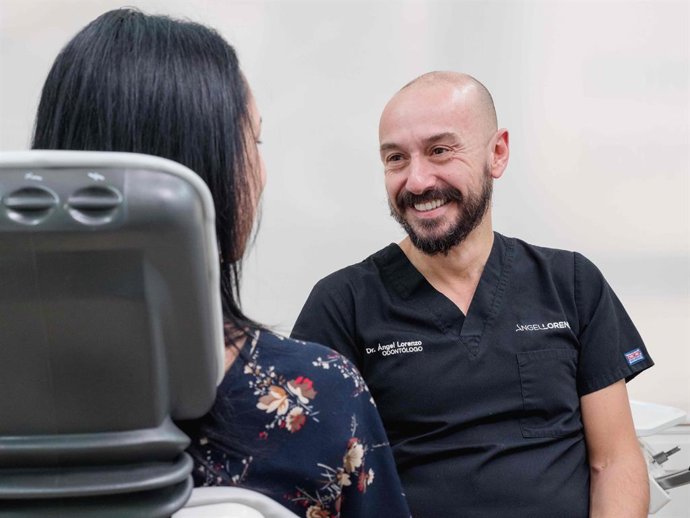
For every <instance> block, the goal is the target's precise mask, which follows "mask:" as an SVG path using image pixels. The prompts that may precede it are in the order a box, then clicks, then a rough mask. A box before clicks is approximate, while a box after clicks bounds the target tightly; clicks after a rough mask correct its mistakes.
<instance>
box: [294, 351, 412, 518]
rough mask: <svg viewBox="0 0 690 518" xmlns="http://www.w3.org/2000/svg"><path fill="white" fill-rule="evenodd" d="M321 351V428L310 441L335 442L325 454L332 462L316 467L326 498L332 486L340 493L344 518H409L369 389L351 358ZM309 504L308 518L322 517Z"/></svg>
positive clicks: (316, 364) (338, 508) (318, 377)
mask: <svg viewBox="0 0 690 518" xmlns="http://www.w3.org/2000/svg"><path fill="white" fill-rule="evenodd" d="M317 347H318V348H319V349H318V350H319V352H320V353H321V354H318V355H317V357H316V358H315V359H314V361H313V362H312V364H313V366H314V368H315V371H313V375H314V379H315V381H314V383H315V385H314V386H315V388H316V384H317V383H318V385H319V387H320V388H319V390H320V392H319V393H318V395H317V396H316V398H315V399H314V404H315V405H318V412H319V414H318V420H319V423H318V425H314V426H312V427H311V433H312V434H313V436H312V438H311V439H310V438H308V437H305V440H307V441H312V440H313V441H320V440H324V439H325V440H327V441H328V442H329V443H330V445H329V448H328V451H324V452H323V453H324V454H325V455H326V456H328V459H322V460H321V461H319V462H318V463H317V465H318V466H319V469H320V470H321V472H320V474H321V475H322V477H323V479H324V481H326V483H324V486H323V490H324V491H322V494H327V493H328V492H329V490H328V488H327V487H326V486H328V485H330V487H331V490H332V491H333V492H334V493H337V492H340V495H339V498H336V502H335V506H334V508H333V509H332V510H330V512H332V513H334V512H335V513H337V512H338V511H339V512H340V515H339V516H340V517H342V518H366V517H371V518H379V517H380V516H381V511H382V509H386V516H391V517H401V518H407V517H409V516H410V511H409V509H408V507H407V503H406V501H405V497H404V494H403V490H402V486H401V483H400V479H399V477H398V473H397V471H396V467H395V461H394V459H393V453H392V450H391V448H390V445H389V443H388V439H387V437H386V433H385V431H384V429H383V424H382V422H381V418H380V417H379V414H378V411H377V410H376V406H375V404H374V401H373V399H372V397H371V395H370V393H369V389H368V388H367V386H366V384H365V382H364V380H363V379H362V377H361V375H360V374H359V372H358V371H357V369H356V368H355V366H354V365H353V364H352V363H351V362H350V361H349V360H348V359H346V358H345V357H343V356H342V355H340V354H339V353H337V352H335V351H331V350H328V349H326V348H322V347H321V346H317ZM317 399H320V401H319V402H318V403H317V401H316V400H317ZM337 500H339V501H337ZM309 504H310V507H312V506H313V508H312V509H311V514H310V512H308V513H307V516H308V517H309V518H312V516H313V517H315V518H316V517H318V518H321V515H319V514H317V513H316V511H317V510H319V506H318V504H316V503H315V502H313V501H312V502H309ZM307 510H308V511H309V508H308V509H307ZM323 516H337V515H336V514H331V515H323Z"/></svg>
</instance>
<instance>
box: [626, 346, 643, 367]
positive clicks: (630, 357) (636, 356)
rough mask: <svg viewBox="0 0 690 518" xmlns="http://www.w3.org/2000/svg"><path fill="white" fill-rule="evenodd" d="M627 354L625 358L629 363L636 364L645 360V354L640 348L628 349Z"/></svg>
mask: <svg viewBox="0 0 690 518" xmlns="http://www.w3.org/2000/svg"><path fill="white" fill-rule="evenodd" d="M624 354H625V359H626V360H627V362H628V365H635V364H636V363H638V362H641V361H642V360H644V354H642V351H641V350H640V349H639V348H638V349H633V350H632V351H628V352H627V353H624Z"/></svg>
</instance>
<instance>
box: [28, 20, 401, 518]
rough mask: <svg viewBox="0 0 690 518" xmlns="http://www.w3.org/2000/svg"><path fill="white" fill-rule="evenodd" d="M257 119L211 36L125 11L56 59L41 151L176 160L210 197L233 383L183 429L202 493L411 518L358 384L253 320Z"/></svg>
mask: <svg viewBox="0 0 690 518" xmlns="http://www.w3.org/2000/svg"><path fill="white" fill-rule="evenodd" d="M260 133H261V119H260V117H259V113H258V110H257V107H256V104H255V102H254V98H253V96H252V93H251V90H250V89H249V86H248V85H247V83H246V80H245V79H244V76H243V75H242V73H241V71H240V69H239V65H238V62H237V58H236V55H235V52H234V50H233V49H232V47H230V45H228V44H227V43H226V42H225V41H224V40H223V39H222V38H221V37H220V36H219V35H218V34H217V33H216V32H214V31H213V30H211V29H209V28H207V27H204V26H202V25H198V24H195V23H190V22H182V21H176V20H173V19H170V18H168V17H164V16H147V15H144V14H142V13H140V12H138V11H136V10H131V9H120V10H115V11H110V12H108V13H105V14H104V15H102V16H100V17H99V18H97V19H96V20H94V21H93V22H92V23H90V24H89V25H88V26H86V27H85V28H84V29H83V30H82V31H81V32H80V33H79V34H77V35H76V36H75V37H74V38H73V39H72V40H71V41H70V42H69V43H68V45H67V46H66V47H65V48H64V49H63V50H62V52H61V53H60V54H59V56H58V57H57V59H56V61H55V63H54V64H53V67H52V69H51V71H50V73H49V75H48V79H47V80H46V83H45V85H44V88H43V92H42V96H41V101H40V105H39V109H38V114H37V117H36V125H35V131H34V140H33V148H36V149H73V150H99V151H129V152H136V153H146V154H152V155H158V156H161V157H165V158H169V159H172V160H175V161H177V162H180V163H181V164H184V165H186V166H187V167H189V168H190V169H191V170H193V171H195V172H196V173H197V174H199V175H200V176H201V177H202V178H203V179H204V181H205V182H206V184H207V185H208V187H209V188H210V190H211V193H212V195H213V199H214V203H215V206H216V218H217V219H216V232H217V238H218V245H219V249H220V258H219V259H220V262H221V270H222V281H221V286H220V290H221V296H222V303H223V312H224V317H225V335H226V360H225V368H226V375H225V378H224V379H223V381H222V383H221V385H220V386H219V388H218V394H217V398H216V402H215V404H214V406H213V408H212V410H211V411H210V412H209V414H208V415H206V416H205V417H204V418H202V419H200V420H198V421H195V422H191V423H184V424H183V427H184V429H185V430H186V431H187V432H188V433H189V434H190V436H191V437H192V445H191V446H190V450H189V451H190V453H191V454H192V456H193V457H194V459H195V469H194V478H195V483H196V484H197V485H240V486H243V487H247V488H250V489H254V490H257V491H261V492H262V493H265V494H266V495H268V496H270V497H272V498H273V499H275V500H277V501H278V502H279V503H281V504H283V505H284V506H286V507H288V508H289V509H291V510H292V511H293V512H295V513H297V514H298V515H301V516H307V517H309V518H325V517H329V516H334V517H335V516H342V517H347V516H352V517H367V516H377V515H378V514H380V512H381V510H383V509H385V510H386V516H391V517H398V516H400V517H403V516H409V511H408V509H407V504H406V503H405V500H404V497H403V496H402V490H401V486H400V482H399V479H398V476H397V473H396V472H395V464H394V462H393V457H392V454H391V451H390V448H389V447H388V444H387V440H386V436H385V433H384V431H383V427H382V425H381V422H380V419H379V417H378V414H377V412H376V409H375V407H374V406H373V401H372V400H371V397H370V396H369V393H368V389H367V387H366V385H365V384H364V382H363V380H362V378H361V377H360V375H359V374H358V373H357V371H356V370H355V369H354V367H353V366H352V365H351V364H350V363H348V361H347V360H345V359H344V358H342V357H341V356H339V355H338V354H336V353H334V352H333V351H331V350H329V349H326V348H324V347H322V346H319V345H316V344H310V343H302V342H296V341H293V340H289V339H286V338H283V337H280V336H277V335H275V334H272V333H271V332H269V331H267V330H266V329H264V328H263V327H262V326H260V325H259V324H257V323H255V322H253V321H252V320H251V319H249V318H248V317H247V316H245V315H244V313H243V312H242V310H241V309H240V304H239V276H240V275H239V274H240V266H241V258H242V255H243V253H244V251H245V248H246V245H247V242H248V239H249V236H250V234H251V229H252V226H253V222H254V219H255V215H256V208H257V205H258V199H259V197H260V194H261V190H262V188H263V184H264V181H265V175H264V166H263V161H262V159H261V155H260V153H259V150H258V144H259V143H260V140H259V139H260Z"/></svg>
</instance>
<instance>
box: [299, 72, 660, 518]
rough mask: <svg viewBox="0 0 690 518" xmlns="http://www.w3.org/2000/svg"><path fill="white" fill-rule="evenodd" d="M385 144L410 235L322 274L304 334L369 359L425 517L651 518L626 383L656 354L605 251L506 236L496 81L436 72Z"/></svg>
mask: <svg viewBox="0 0 690 518" xmlns="http://www.w3.org/2000/svg"><path fill="white" fill-rule="evenodd" d="M379 138H380V151H381V159H382V161H383V164H384V168H385V184H386V189H387V192H388V197H389V202H390V209H391V213H392V215H393V217H394V218H395V219H396V220H397V221H398V222H400V224H401V225H402V226H403V227H404V229H405V230H406V231H407V234H408V237H407V238H405V239H404V240H403V241H402V242H401V243H400V244H399V245H395V244H393V245H389V246H388V247H386V248H384V249H383V250H381V251H379V252H377V253H375V254H374V255H372V256H370V257H369V258H367V259H366V260H364V261H363V262H361V263H359V264H356V265H353V266H350V267H348V268H345V269H344V270H341V271H339V272H336V273H334V274H332V275H330V276H328V277H326V278H325V279H323V280H322V281H320V282H319V283H318V284H317V285H316V286H315V287H314V290H313V291H312V293H311V295H310V296H309V299H308V300H307V302H306V304H305V306H304V309H303V310H302V313H301V314H300V316H299V318H298V320H297V323H296V325H295V328H294V330H293V336H294V337H296V338H301V339H305V340H312V341H317V342H322V343H325V344H328V345H330V346H332V347H333V348H335V349H337V350H338V351H340V352H341V353H343V354H344V355H346V356H348V357H349V358H350V359H351V360H352V361H353V362H354V363H355V364H356V365H357V367H359V369H360V370H361V372H362V374H363V375H364V377H365V379H366V381H367V383H368V384H369V387H370V389H371V392H372V395H373V396H374V399H375V400H376V402H377V405H378V408H379V411H380V413H381V416H382V418H383V421H384V424H385V426H386V429H387V432H388V436H389V439H390V442H391V444H392V446H393V449H394V452H395V457H396V462H397V465H398V469H399V472H400V476H401V478H402V481H403V485H404V486H405V489H406V492H407V496H408V500H409V503H410V507H411V509H412V512H413V516H415V517H416V518H431V517H441V516H453V517H455V516H457V517H491V518H502V517H511V518H516V517H524V518H538V517H549V518H553V517H567V518H580V517H585V516H592V517H609V516H615V517H625V518H632V517H638V516H639V517H643V516H646V515H647V513H646V511H647V505H648V486H647V484H648V482H647V475H646V467H645V463H644V460H643V458H642V455H641V452H640V449H639V447H638V444H637V441H636V438H635V433H634V429H633V424H632V418H631V415H630V408H629V405H628V399H627V393H626V388H625V381H626V380H629V379H631V378H632V377H634V376H635V375H636V374H638V373H639V372H641V371H642V370H645V369H647V368H648V367H651V366H652V365H653V362H652V361H651V359H650V357H649V355H648V354H647V351H646V349H645V347H644V344H643V343H642V340H641V339H640V336H639V334H638V333H637V331H636V330H635V328H634V326H633V324H632V322H631V321H630V319H629V318H628V316H627V314H626V313H625V310H624V309H623V307H622V306H621V304H620V302H619V301H618V299H617V298H616V296H615V294H614V293H613V292H612V290H611V289H610V287H609V286H608V285H607V284H606V281H605V280H604V279H603V277H602V276H601V274H600V273H599V271H598V270H597V269H596V267H595V266H594V265H593V264H592V263H591V262H589V261H588V260H587V259H585V258H584V257H583V256H582V255H580V254H577V253H573V252H565V251H561V250H553V249H547V248H541V247H536V246H532V245H529V244H527V243H524V242H522V241H519V240H517V239H513V238H507V237H504V236H502V235H500V234H497V233H494V232H493V230H492V223H491V204H490V201H491V192H492V184H493V180H494V179H498V178H500V177H501V175H502V174H503V172H504V170H505V168H506V165H507V163H508V156H509V142H508V131H507V130H505V129H498V128H497V124H496V115H495V110H494V106H493V101H492V99H491V95H490V94H489V92H488V91H487V90H486V88H484V86H483V85H481V83H479V82H478V81H477V80H475V79H474V78H472V77H470V76H467V75H463V74H457V73H450V72H432V73H430V74H426V75H424V76H422V77H420V78H418V79H416V80H415V81H413V82H412V83H410V84H408V85H407V86H405V87H404V88H403V89H402V90H400V91H399V92H398V93H397V94H396V95H395V96H394V97H393V98H392V99H391V100H390V102H389V103H388V104H387V106H386V107H385V109H384V111H383V114H382V116H381V122H380V126H379Z"/></svg>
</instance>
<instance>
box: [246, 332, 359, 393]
mask: <svg viewBox="0 0 690 518" xmlns="http://www.w3.org/2000/svg"><path fill="white" fill-rule="evenodd" d="M245 348H246V349H247V350H246V354H244V355H243V356H244V361H245V367H244V371H245V373H246V372H248V371H249V370H251V369H252V368H256V367H257V366H263V367H262V368H264V369H265V368H269V369H271V371H272V372H276V373H280V374H281V375H282V376H283V377H286V378H293V379H299V378H300V377H301V378H308V379H309V380H310V381H312V382H313V381H317V380H318V381H321V389H322V390H324V391H328V392H331V391H332V392H335V391H343V393H344V394H347V395H348V396H350V397H351V396H360V395H362V394H364V393H365V392H366V393H367V394H368V392H369V389H368V388H367V386H366V383H365V382H364V379H363V378H362V376H361V375H360V373H359V371H358V370H357V368H356V367H355V366H354V365H353V364H352V362H350V361H349V360H348V359H347V358H345V357H344V356H343V355H341V354H340V353H338V352H337V351H334V350H333V349H329V348H328V347H326V346H324V345H321V344H317V343H314V342H305V341H302V340H295V339H292V338H287V337H284V336H281V335H279V334H276V333H273V332H270V331H265V330H264V331H259V332H258V333H256V334H255V335H254V337H253V338H252V339H251V340H250V341H249V342H248V343H247V344H246V345H245Z"/></svg>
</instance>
